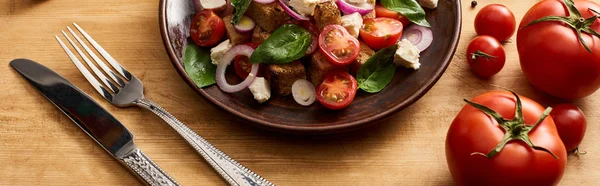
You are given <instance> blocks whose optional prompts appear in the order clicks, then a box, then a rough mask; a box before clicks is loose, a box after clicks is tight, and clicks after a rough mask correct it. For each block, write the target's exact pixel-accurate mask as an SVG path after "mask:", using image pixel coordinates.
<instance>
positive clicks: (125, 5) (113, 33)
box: [0, 0, 600, 185]
mask: <svg viewBox="0 0 600 186" xmlns="http://www.w3.org/2000/svg"><path fill="white" fill-rule="evenodd" d="M470 2H471V1H466V0H465V1H463V5H462V8H463V27H462V28H463V29H462V36H461V40H460V44H459V46H458V49H457V52H456V55H455V57H454V60H453V61H452V63H451V64H450V67H449V68H448V70H447V71H446V73H445V74H444V75H443V76H442V78H441V79H440V81H439V82H438V83H437V84H436V85H435V86H434V87H433V88H432V89H431V91H429V92H428V93H427V94H426V95H425V96H424V97H423V98H422V99H420V100H419V101H418V102H416V103H415V104H414V105H412V106H410V107H409V108H408V109H405V110H404V111H402V112H400V113H398V114H397V115H395V116H393V117H392V118H391V119H388V120H385V121H383V122H381V123H378V124H377V125H374V126H373V127H369V128H366V129H362V130H360V131H354V132H350V133H344V134H340V135H334V136H326V137H317V138H314V137H313V138H308V137H302V136H288V135H281V134H274V133H270V132H267V131H262V130H259V129H256V128H254V127H250V126H248V124H245V123H239V122H237V121H236V120H233V119H232V117H233V116H232V115H231V114H229V113H226V112H224V111H222V110H220V109H218V108H217V107H216V106H214V105H212V104H210V103H208V102H207V101H206V100H204V99H203V98H201V97H200V96H199V95H197V94H196V93H195V92H194V91H193V90H192V89H191V88H190V87H188V85H187V84H185V83H184V81H183V80H182V79H181V78H180V77H179V76H178V74H177V72H176V71H175V70H174V68H173V67H172V66H171V63H170V61H169V58H168V56H167V54H166V52H165V49H164V47H163V43H162V41H161V37H160V32H159V29H158V12H157V11H158V3H159V1H158V0H136V1H135V3H134V1H122V0H2V1H0V62H1V63H2V65H0V83H1V85H0V103H1V104H0V105H1V106H0V185H138V184H140V182H139V181H138V180H137V179H136V178H135V177H134V176H133V175H132V174H130V173H129V172H128V171H127V169H126V168H124V167H122V166H121V165H120V164H118V163H117V161H115V160H114V159H113V158H112V157H111V156H110V155H109V154H108V153H106V152H105V151H104V150H103V149H102V148H100V146H98V145H97V144H95V143H94V142H93V141H92V140H91V139H90V138H89V137H88V136H87V135H86V134H85V133H83V132H82V131H81V129H79V128H78V127H77V126H76V125H75V124H73V123H72V122H71V121H70V120H69V119H68V118H67V117H66V116H64V115H63V114H62V113H61V112H60V111H58V110H57V109H56V108H55V107H54V106H53V105H52V104H50V102H48V101H47V100H46V99H45V98H44V97H43V96H42V95H41V94H39V93H38V92H36V91H35V89H33V88H32V87H31V86H30V85H29V84H27V83H26V82H25V80H23V79H22V78H21V77H20V76H19V75H18V74H17V73H16V72H15V71H14V70H12V69H11V68H10V67H9V66H8V62H9V61H10V60H12V59H15V58H29V59H32V60H35V61H38V62H40V63H42V64H44V65H47V66H48V67H50V68H52V69H54V70H56V71H57V72H58V73H59V74H61V75H63V76H65V77H66V78H67V79H68V80H70V81H72V82H73V83H74V84H75V85H77V86H79V87H80V88H81V89H83V90H84V91H85V92H87V93H89V94H90V95H91V96H92V97H93V98H95V99H96V100H98V101H99V102H100V103H101V104H102V105H103V106H105V108H107V109H108V110H109V111H110V112H111V113H113V114H114V115H115V117H117V118H118V119H119V120H121V121H122V122H123V123H124V124H125V125H126V127H128V128H129V129H130V130H131V131H132V132H133V133H134V134H135V137H136V142H137V145H138V146H139V147H140V148H141V149H142V150H143V151H145V153H146V154H147V155H148V156H150V157H151V158H152V159H154V160H155V161H156V162H157V164H159V165H160V166H161V167H162V168H163V169H164V170H166V171H167V172H168V173H169V174H170V175H171V176H173V177H174V178H175V179H176V180H177V181H178V182H180V183H181V184H182V185H225V182H223V181H222V180H221V178H220V177H219V176H218V175H217V174H216V173H215V172H214V171H213V170H212V169H211V168H210V166H209V165H208V164H206V163H205V162H204V161H203V160H202V158H201V157H200V156H199V155H197V154H196V153H195V151H194V150H193V149H192V148H191V147H190V146H189V145H188V144H187V143H186V142H185V141H184V140H182V138H181V137H179V136H178V135H177V134H176V133H175V132H174V131H173V130H172V129H170V128H169V127H168V125H166V124H165V123H164V122H163V121H162V120H161V119H159V118H158V117H156V116H155V115H153V114H152V113H151V112H148V111H146V110H142V109H140V108H126V109H119V108H116V107H114V106H111V105H110V104H108V103H107V102H106V101H104V100H102V99H101V98H100V96H99V95H98V94H97V93H95V92H94V90H93V89H92V87H91V86H90V85H89V84H88V83H87V82H86V80H85V79H84V78H83V76H81V74H80V73H79V71H77V69H76V68H75V66H74V65H72V63H71V62H70V61H69V60H68V59H67V57H66V55H65V54H64V53H63V51H62V49H61V48H60V47H59V45H58V44H57V42H56V41H55V40H54V38H53V37H54V35H58V34H60V31H61V30H62V29H65V28H66V26H67V25H69V24H70V23H71V22H77V23H78V24H80V25H82V26H83V27H84V28H86V30H88V31H89V32H91V34H92V35H93V36H94V37H95V39H96V40H98V41H100V43H101V44H102V45H103V46H104V48H106V49H108V51H109V52H110V53H111V54H112V55H113V56H114V57H115V58H116V59H118V60H119V61H120V62H121V63H122V64H123V65H124V66H125V67H127V68H128V70H129V71H131V72H132V73H133V74H134V75H136V76H137V77H139V78H140V79H141V80H142V81H143V82H144V84H145V86H146V88H147V91H146V95H147V97H149V98H150V99H153V100H154V101H156V102H157V103H159V104H161V105H162V106H163V107H164V108H166V109H167V110H169V111H170V112H171V113H172V114H173V115H175V116H176V117H178V118H179V119H180V120H182V121H183V122H184V123H186V124H187V125H188V126H190V128H192V129H193V130H194V131H196V132H197V133H199V134H200V135H202V136H204V137H205V138H206V139H207V140H208V141H210V142H212V143H213V144H214V145H215V146H217V147H218V148H220V149H221V150H223V151H224V152H226V153H227V154H229V155H230V156H231V157H232V158H234V159H236V160H238V161H239V162H240V163H242V164H244V165H245V166H247V167H248V168H250V169H252V170H254V171H255V172H257V173H259V174H260V175H262V176H263V177H265V178H267V179H268V180H270V181H272V182H273V183H275V184H277V185H453V183H452V178H451V177H450V173H449V172H448V168H447V165H446V159H445V153H444V143H445V142H444V141H445V136H446V132H447V129H448V126H449V124H450V123H451V122H452V120H453V119H454V116H455V115H456V114H457V113H458V111H459V110H460V109H461V108H462V107H463V105H464V104H465V103H464V102H463V101H462V99H463V98H472V97H474V96H477V95H479V94H481V93H484V92H486V91H490V90H495V89H497V88H495V87H494V86H492V84H495V85H501V86H505V87H509V88H511V89H513V90H515V91H517V92H518V93H520V94H522V95H524V96H527V97H531V98H534V99H536V100H538V101H539V102H540V103H542V104H543V105H545V106H548V105H549V104H553V103H556V101H555V100H553V99H551V98H549V97H547V96H545V95H543V94H541V93H540V92H538V91H536V90H534V89H533V88H532V87H531V86H530V85H529V83H528V82H527V81H526V79H525V77H524V76H523V74H522V72H521V70H520V67H519V63H518V55H517V51H516V45H515V42H514V37H513V39H512V41H513V42H512V43H508V44H506V45H505V48H506V52H507V63H506V65H505V67H504V69H503V70H502V71H501V72H500V73H499V74H498V75H496V76H495V77H493V78H492V79H491V80H480V79H477V78H475V77H474V76H473V75H472V74H471V73H470V72H469V68H468V66H467V65H466V62H465V50H466V45H467V44H468V42H469V41H470V39H471V38H473V37H474V36H475V32H474V28H473V24H472V23H473V19H474V17H475V14H476V13H477V10H479V9H480V8H482V7H483V6H484V5H486V4H490V3H503V4H505V5H507V6H508V7H509V8H510V9H511V10H512V11H513V12H514V14H515V16H516V17H517V21H519V20H520V19H521V17H522V16H523V14H524V13H525V12H526V11H527V9H528V8H529V7H531V6H532V5H533V4H534V3H535V2H536V1H533V0H527V1H525V0H479V5H478V6H477V8H475V9H472V8H471V7H470ZM599 96H600V95H599V94H598V93H597V94H594V95H592V96H589V97H587V98H584V99H581V100H578V101H575V102H574V103H575V104H576V105H578V106H580V107H581V109H582V110H583V111H584V112H585V113H586V114H587V117H588V130H587V136H586V138H585V139H584V141H583V144H582V145H581V148H582V149H583V150H585V151H587V152H588V154H587V155H583V156H576V155H570V156H569V157H568V166H567V170H566V173H565V175H564V177H563V179H562V181H561V185H594V184H597V183H599V181H600V169H598V167H599V166H600V156H597V155H598V154H600V149H599V148H598V147H600V146H599V144H600V122H599V121H600V97H599Z"/></svg>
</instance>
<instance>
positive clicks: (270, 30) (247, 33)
mask: <svg viewBox="0 0 600 186" xmlns="http://www.w3.org/2000/svg"><path fill="white" fill-rule="evenodd" d="M194 4H195V5H196V8H197V13H196V14H195V15H194V18H193V21H192V23H191V27H190V36H191V39H192V40H193V41H194V43H190V44H189V45H188V46H187V48H186V49H185V55H184V59H185V60H184V63H185V68H186V72H187V73H188V74H189V76H190V77H191V78H192V79H193V80H194V82H195V83H196V85H197V86H198V87H201V88H202V87H205V86H210V85H213V84H215V83H216V84H217V86H218V87H219V88H220V89H221V90H222V91H224V92H228V93H234V92H238V91H242V90H244V89H249V90H250V92H251V93H252V94H253V95H254V98H255V99H256V100H257V101H258V102H260V103H264V102H266V101H268V100H269V99H270V98H271V95H272V94H277V95H279V96H292V97H293V98H294V100H295V101H296V102H297V103H298V104H300V105H303V106H309V105H312V104H313V103H314V102H315V101H318V102H319V103H320V104H321V105H323V106H324V107H326V108H328V109H332V110H336V109H342V108H345V107H347V106H348V105H350V104H351V103H352V100H353V99H354V96H355V95H356V92H357V91H359V89H360V90H361V91H365V92H368V93H377V92H380V91H381V90H383V89H384V88H385V87H386V86H387V85H388V84H389V83H390V82H391V81H392V79H393V77H394V75H395V73H396V68H397V67H401V68H410V69H414V70H418V69H419V67H420V65H421V64H420V63H419V54H420V53H421V52H422V51H423V50H425V49H427V48H428V47H429V45H430V44H431V42H432V40H433V36H432V32H431V30H430V28H429V27H430V25H429V23H428V22H427V20H425V11H424V9H423V7H425V8H430V9H433V8H436V6H437V0H194ZM232 62H233V65H230V64H231V63H232ZM229 66H232V67H231V68H233V71H234V72H235V74H236V75H237V76H239V78H240V81H239V82H241V83H237V84H230V82H228V81H227V80H226V79H225V76H226V73H227V68H229Z"/></svg>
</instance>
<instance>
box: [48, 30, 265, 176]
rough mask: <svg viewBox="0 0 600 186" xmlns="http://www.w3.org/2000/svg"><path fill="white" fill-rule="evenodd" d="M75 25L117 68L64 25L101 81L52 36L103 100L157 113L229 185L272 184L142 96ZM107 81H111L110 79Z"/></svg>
mask: <svg viewBox="0 0 600 186" xmlns="http://www.w3.org/2000/svg"><path fill="white" fill-rule="evenodd" d="M73 25H74V26H75V28H77V30H78V31H79V32H80V33H81V35H83V37H84V38H85V39H86V40H87V41H88V42H89V43H90V44H91V45H92V46H93V47H94V48H95V49H96V51H97V52H98V53H99V54H100V55H101V56H102V57H103V58H104V59H105V60H106V61H108V63H109V64H110V65H111V66H112V67H113V68H114V69H115V70H116V71H117V72H116V73H115V72H114V71H112V70H111V69H110V67H108V66H107V65H106V64H105V63H104V62H103V60H101V59H100V58H99V57H98V56H97V55H96V54H95V53H94V52H93V51H92V50H91V49H90V48H89V47H88V46H87V44H85V43H84V42H83V41H82V40H81V39H80V38H79V36H77V34H76V33H75V32H74V31H73V30H72V29H71V28H70V27H68V26H67V29H68V30H69V32H70V33H71V35H72V36H73V37H74V38H75V40H77V42H78V43H79V44H80V45H81V46H82V47H83V49H84V50H85V51H86V52H87V55H89V56H90V57H91V58H92V59H93V60H94V61H95V62H96V63H97V64H98V66H100V68H101V69H102V70H103V71H104V72H105V73H106V74H107V75H108V76H109V77H110V79H109V78H107V77H106V76H105V75H104V74H103V73H102V71H100V70H99V69H98V68H97V67H96V65H94V64H93V63H92V61H90V59H89V58H87V56H86V54H85V53H84V52H83V51H81V50H80V49H79V47H78V46H77V44H76V43H75V42H73V40H71V38H70V37H69V36H68V34H67V33H65V32H64V31H62V34H63V35H64V37H65V38H66V39H67V40H68V41H69V43H71V45H72V46H73V48H74V49H75V51H77V53H78V54H79V55H80V56H81V58H82V59H83V61H85V63H86V64H87V65H88V66H89V67H90V68H91V69H92V71H93V72H94V74H95V75H96V76H97V77H98V78H99V79H100V81H101V82H102V83H103V84H104V85H106V86H104V85H102V83H100V82H98V80H97V79H96V78H95V77H94V75H92V74H91V73H90V71H88V70H87V68H86V67H85V66H84V65H83V64H82V63H81V62H80V61H79V59H78V58H77V57H76V56H75V54H73V52H71V50H70V49H69V48H68V47H67V46H66V45H65V44H64V43H63V42H62V40H61V39H60V38H59V37H58V36H55V37H56V40H57V41H58V43H59V44H60V46H61V47H62V48H63V50H64V51H65V53H66V54H67V55H68V56H69V58H70V59H71V61H73V63H74V64H75V66H77V68H78V69H79V71H81V73H82V74H83V76H85V78H86V79H87V80H88V81H89V82H90V83H91V84H92V86H93V87H94V89H96V91H98V93H100V95H102V97H104V98H105V99H106V100H108V101H109V102H110V103H112V104H113V105H115V106H117V107H129V106H139V107H143V108H146V109H148V110H150V111H152V112H153V113H154V114H156V115H158V116H159V117H160V118H162V119H163V120H164V121H166V122H167V123H168V124H169V125H170V126H171V127H172V128H173V129H175V131H177V133H179V134H180V135H181V136H182V137H183V138H184V139H185V140H186V141H187V142H188V143H189V144H190V145H191V146H192V147H193V148H194V149H195V150H196V151H197V152H198V153H199V154H200V155H201V156H202V157H203V158H204V159H205V160H206V161H207V162H208V163H209V164H210V165H211V166H212V167H213V168H214V169H215V170H216V171H217V172H218V173H219V174H220V175H221V177H223V179H225V181H227V183H229V184H230V185H253V186H254V185H261V186H262V185H264V186H270V185H273V183H271V182H269V181H267V180H265V179H263V178H262V177H260V176H259V175H257V174H256V173H254V172H252V171H251V170H249V169H247V168H246V167H244V166H243V165H241V164H239V163H238V162H236V161H235V160H233V159H231V158H230V157H229V156H227V155H226V154H225V153H223V152H221V151H220V150H219V149H217V148H216V147H214V146H213V145H212V144H210V143H209V142H208V141H206V140H205V139H204V138H202V137H200V136H199V135H198V134H196V133H195V132H194V131H192V130H191V129H190V128H188V127H187V126H186V125H185V124H183V123H182V122H181V121H179V120H177V118H175V117H174V116H173V115H171V114H170V113H169V112H167V111H166V110H165V109H163V108H162V107H160V106H159V105H158V104H156V103H154V102H153V101H151V100H149V99H148V98H145V97H144V86H143V85H142V82H141V81H140V80H139V79H138V78H136V77H135V76H134V75H132V74H131V73H129V71H127V70H126V69H125V68H123V66H121V65H120V64H119V63H118V62H117V61H116V60H115V59H114V58H113V57H112V56H111V55H110V54H108V52H106V50H104V49H103V48H102V47H101V46H100V45H99V44H98V43H97V42H96V41H94V39H92V37H91V36H90V35H89V34H88V33H87V32H85V31H84V30H83V29H82V28H81V27H79V25H77V24H76V23H73ZM111 80H112V81H113V82H111Z"/></svg>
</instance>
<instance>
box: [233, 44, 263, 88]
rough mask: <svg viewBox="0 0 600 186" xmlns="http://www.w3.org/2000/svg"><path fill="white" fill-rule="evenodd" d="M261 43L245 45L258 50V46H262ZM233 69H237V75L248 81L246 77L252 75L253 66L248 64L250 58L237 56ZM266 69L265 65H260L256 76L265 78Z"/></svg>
mask: <svg viewBox="0 0 600 186" xmlns="http://www.w3.org/2000/svg"><path fill="white" fill-rule="evenodd" d="M260 44H261V43H257V42H254V43H247V44H244V45H247V46H250V47H252V48H254V49H256V48H258V46H260ZM233 67H234V68H235V74H237V76H238V77H240V78H242V79H246V77H248V74H250V70H251V69H252V64H250V62H248V57H247V56H236V57H235V58H234V60H233ZM264 69H265V68H264V67H263V64H259V65H258V74H257V75H256V76H257V77H263V76H264V74H265V73H264Z"/></svg>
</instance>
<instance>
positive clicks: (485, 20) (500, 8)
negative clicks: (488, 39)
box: [475, 4, 517, 41]
mask: <svg viewBox="0 0 600 186" xmlns="http://www.w3.org/2000/svg"><path fill="white" fill-rule="evenodd" d="M516 26H517V23H516V20H515V15H513V13H512V12H511V11H510V10H509V9H508V8H506V6H504V5H501V4H490V5H487V6H485V7H483V8H482V9H481V10H479V12H478V13H477V16H475V31H476V32H477V35H480V36H481V35H489V36H492V37H494V38H496V39H497V40H498V41H506V40H508V39H510V37H512V35H513V34H515V29H516Z"/></svg>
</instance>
